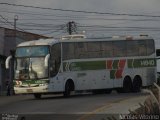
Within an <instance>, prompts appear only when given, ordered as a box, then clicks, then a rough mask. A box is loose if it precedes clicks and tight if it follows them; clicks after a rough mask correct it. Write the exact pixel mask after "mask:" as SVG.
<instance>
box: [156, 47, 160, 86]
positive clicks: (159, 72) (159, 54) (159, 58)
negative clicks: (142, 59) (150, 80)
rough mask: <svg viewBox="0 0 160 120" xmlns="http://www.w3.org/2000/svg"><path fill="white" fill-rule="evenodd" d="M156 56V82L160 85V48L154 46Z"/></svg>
mask: <svg viewBox="0 0 160 120" xmlns="http://www.w3.org/2000/svg"><path fill="white" fill-rule="evenodd" d="M156 57H157V83H158V85H160V49H159V47H158V48H156Z"/></svg>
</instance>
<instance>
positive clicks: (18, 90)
mask: <svg viewBox="0 0 160 120" xmlns="http://www.w3.org/2000/svg"><path fill="white" fill-rule="evenodd" d="M14 92H15V94H28V93H47V92H48V85H45V86H38V87H14Z"/></svg>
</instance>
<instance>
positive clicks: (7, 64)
mask: <svg viewBox="0 0 160 120" xmlns="http://www.w3.org/2000/svg"><path fill="white" fill-rule="evenodd" d="M11 59H12V55H10V56H8V57H7V59H6V62H5V66H6V69H9V67H10V66H9V63H10V61H11Z"/></svg>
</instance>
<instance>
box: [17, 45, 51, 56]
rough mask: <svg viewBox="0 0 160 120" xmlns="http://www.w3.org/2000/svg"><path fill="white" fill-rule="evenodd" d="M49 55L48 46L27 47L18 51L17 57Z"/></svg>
mask: <svg viewBox="0 0 160 120" xmlns="http://www.w3.org/2000/svg"><path fill="white" fill-rule="evenodd" d="M48 53H49V49H48V46H27V47H19V48H17V49H16V57H38V56H46V55H47V54H48Z"/></svg>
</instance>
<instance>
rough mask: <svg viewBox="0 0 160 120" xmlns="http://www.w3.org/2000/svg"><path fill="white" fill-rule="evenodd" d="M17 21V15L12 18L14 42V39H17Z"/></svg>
mask: <svg viewBox="0 0 160 120" xmlns="http://www.w3.org/2000/svg"><path fill="white" fill-rule="evenodd" d="M17 20H18V15H15V16H14V37H15V40H16V37H17V35H16V29H17V28H16V27H17Z"/></svg>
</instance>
